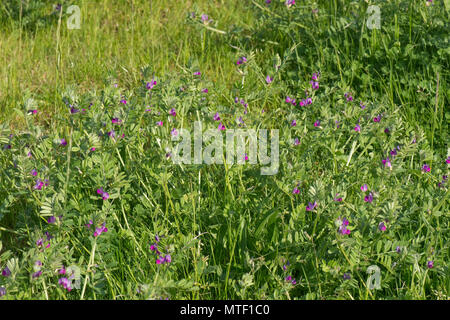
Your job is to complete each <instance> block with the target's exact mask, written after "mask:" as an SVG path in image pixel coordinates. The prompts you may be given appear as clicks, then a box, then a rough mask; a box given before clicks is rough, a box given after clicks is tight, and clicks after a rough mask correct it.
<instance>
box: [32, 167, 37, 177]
mask: <svg viewBox="0 0 450 320" xmlns="http://www.w3.org/2000/svg"><path fill="white" fill-rule="evenodd" d="M31 175H32V176H34V177H36V176H37V171H36V169H33V170H31Z"/></svg>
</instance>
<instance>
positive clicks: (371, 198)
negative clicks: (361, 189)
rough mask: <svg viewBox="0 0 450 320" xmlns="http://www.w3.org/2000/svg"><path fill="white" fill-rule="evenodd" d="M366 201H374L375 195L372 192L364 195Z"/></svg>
mask: <svg viewBox="0 0 450 320" xmlns="http://www.w3.org/2000/svg"><path fill="white" fill-rule="evenodd" d="M364 201H365V202H369V203H372V201H373V195H372V192H370V193H369V194H368V195H367V196H365V197H364Z"/></svg>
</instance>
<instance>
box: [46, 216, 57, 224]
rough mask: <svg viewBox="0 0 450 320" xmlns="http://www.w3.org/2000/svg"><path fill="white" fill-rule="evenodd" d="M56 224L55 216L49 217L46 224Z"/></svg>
mask: <svg viewBox="0 0 450 320" xmlns="http://www.w3.org/2000/svg"><path fill="white" fill-rule="evenodd" d="M55 222H56V218H55V216H51V217H48V218H47V223H55Z"/></svg>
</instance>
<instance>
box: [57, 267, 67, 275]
mask: <svg viewBox="0 0 450 320" xmlns="http://www.w3.org/2000/svg"><path fill="white" fill-rule="evenodd" d="M58 273H59V274H66V268H65V267H64V266H62V268H61V269H59V270H58Z"/></svg>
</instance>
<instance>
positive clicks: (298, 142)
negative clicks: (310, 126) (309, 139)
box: [294, 138, 300, 146]
mask: <svg viewBox="0 0 450 320" xmlns="http://www.w3.org/2000/svg"><path fill="white" fill-rule="evenodd" d="M299 144H300V140H299V139H298V138H295V139H294V146H298V145H299Z"/></svg>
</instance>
